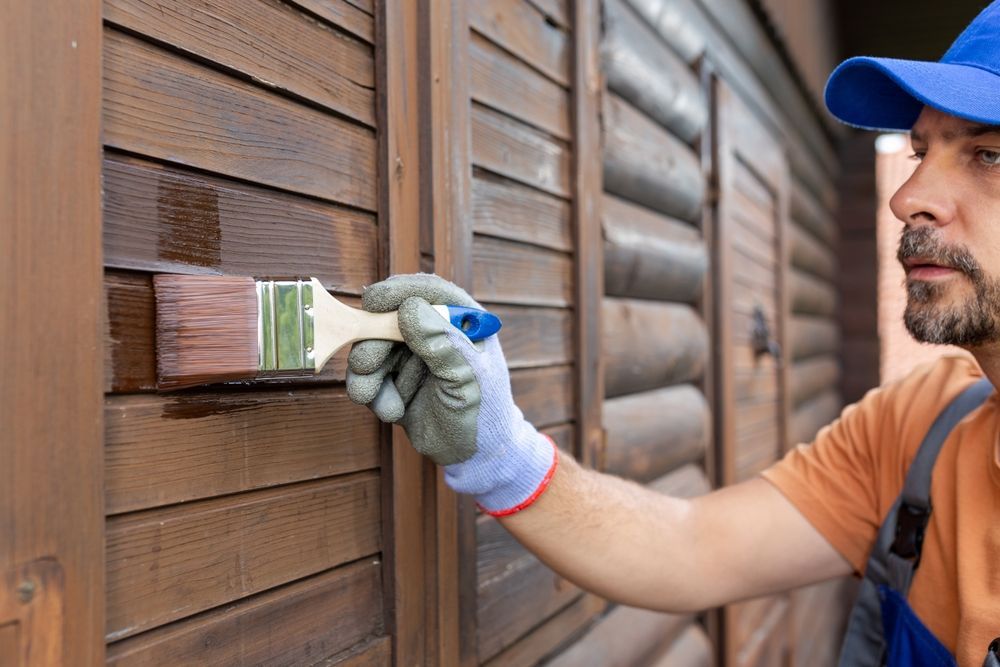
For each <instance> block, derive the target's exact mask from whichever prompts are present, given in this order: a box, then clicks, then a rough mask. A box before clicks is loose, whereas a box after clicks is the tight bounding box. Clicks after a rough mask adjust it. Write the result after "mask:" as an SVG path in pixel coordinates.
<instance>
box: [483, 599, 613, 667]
mask: <svg viewBox="0 0 1000 667" xmlns="http://www.w3.org/2000/svg"><path fill="white" fill-rule="evenodd" d="M607 605H608V603H607V602H605V601H604V600H602V599H601V598H599V597H597V596H596V595H590V594H588V593H584V594H583V595H581V596H580V597H578V598H577V599H576V600H575V601H573V602H572V603H571V604H570V605H569V606H568V607H566V608H565V609H563V610H562V611H560V612H558V613H557V614H555V615H554V616H553V617H551V618H549V619H547V620H546V621H545V622H544V623H542V624H541V625H540V626H538V627H537V628H535V629H534V630H532V631H531V632H529V633H528V634H527V635H525V636H524V637H522V638H521V639H520V640H518V642H517V643H515V644H513V645H512V646H509V647H508V648H506V649H504V650H503V651H502V652H501V653H499V654H498V655H497V656H496V657H494V658H493V659H491V660H490V661H489V662H487V663H486V664H485V667H533V666H534V665H537V664H540V663H542V662H543V661H544V659H545V658H547V657H548V656H550V655H552V654H554V653H556V652H558V650H559V648H560V647H561V646H563V645H565V644H568V643H569V642H571V641H573V640H574V639H575V637H576V636H577V635H578V634H580V633H581V632H582V631H583V629H584V628H586V627H587V626H588V625H589V624H590V623H591V622H592V621H593V620H594V619H595V618H597V617H598V616H600V614H601V613H602V612H603V611H604V610H605V609H606V608H607Z"/></svg>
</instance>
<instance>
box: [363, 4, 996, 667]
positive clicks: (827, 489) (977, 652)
mask: <svg viewBox="0 0 1000 667" xmlns="http://www.w3.org/2000/svg"><path fill="white" fill-rule="evenodd" d="M826 101H827V105H828V106H829V108H830V110H831V111H832V112H833V113H834V114H835V115H836V116H838V117H839V118H840V119H841V120H843V121H844V122H846V123H849V124H852V125H856V126H860V127H866V128H891V129H897V130H910V129H911V128H912V141H913V148H914V154H915V158H916V159H917V160H919V162H920V164H919V165H918V166H917V169H916V171H915V173H914V174H913V176H912V177H911V178H910V179H909V180H908V181H907V182H906V184H904V185H903V186H902V187H901V188H900V189H899V191H898V192H897V193H896V194H895V196H894V197H893V199H892V210H893V212H894V213H895V215H896V216H897V217H898V218H899V219H900V220H901V221H902V223H903V234H902V240H901V243H900V250H899V257H900V260H901V262H902V263H903V265H904V267H905V268H906V271H907V290H908V297H909V298H908V304H907V309H906V316H905V319H906V325H907V327H908V328H909V330H910V331H911V333H912V334H913V335H914V336H915V337H916V338H918V339H920V340H923V341H927V342H934V343H949V344H954V345H958V346H961V347H963V348H965V349H967V350H969V351H970V352H972V354H973V355H974V356H975V358H976V360H977V361H978V366H977V365H976V364H974V363H972V362H971V361H966V360H964V359H962V358H959V357H953V358H947V359H944V360H942V361H940V362H938V363H937V364H935V365H933V366H930V367H925V368H922V369H920V370H918V371H916V372H915V373H914V374H913V375H911V376H910V377H909V378H907V379H905V380H903V381H901V382H898V383H896V384H893V385H890V386H887V387H884V388H881V389H877V390H873V391H872V392H870V393H869V394H868V395H867V396H865V398H864V399H863V400H862V401H861V402H860V403H858V404H856V405H854V406H851V407H849V408H847V409H846V410H845V411H844V413H843V415H842V416H841V418H840V419H838V420H837V421H836V422H834V423H833V424H832V425H830V426H828V427H826V428H825V429H824V430H822V431H821V432H820V433H819V435H818V436H817V438H816V441H815V442H814V443H813V444H812V445H809V446H803V447H799V448H798V449H796V450H795V451H793V452H791V453H790V454H789V455H788V456H787V457H786V458H785V459H784V460H783V461H781V462H779V463H778V464H776V465H775V466H774V467H772V468H771V469H769V470H768V471H766V472H765V473H764V474H763V475H762V476H761V477H760V478H757V479H753V480H750V481H747V482H744V483H742V484H738V485H736V486H733V487H730V488H725V489H720V490H718V491H715V492H713V493H710V494H708V495H706V496H703V497H701V498H695V499H690V500H685V499H678V498H671V497H667V496H663V495H660V494H657V493H655V492H652V491H649V490H647V489H644V488H642V487H640V486H638V485H636V484H633V483H630V482H627V481H624V480H621V479H618V478H615V477H612V476H608V475H604V474H600V473H597V472H594V471H589V470H584V469H582V468H581V467H580V466H579V465H578V464H577V463H576V462H575V461H573V460H572V459H571V458H570V457H569V456H567V455H565V454H559V453H558V452H557V450H556V449H555V446H554V444H553V443H552V442H551V441H549V440H548V439H547V438H545V437H544V436H542V435H541V434H539V433H538V432H537V431H536V430H535V429H534V428H533V427H532V426H531V425H530V424H528V423H527V422H526V421H525V420H524V418H523V416H522V414H521V411H520V410H519V409H518V408H517V407H516V406H515V405H514V402H513V400H512V398H511V392H510V382H509V378H508V374H507V369H506V363H505V361H504V357H503V353H502V351H501V349H500V345H499V342H498V341H497V339H496V337H495V336H494V337H492V338H490V339H487V340H486V341H484V342H482V343H478V344H473V343H471V342H469V341H468V340H467V339H466V338H465V337H464V336H463V335H462V334H461V332H459V331H458V330H457V329H454V328H452V327H451V326H450V325H448V324H447V323H446V322H445V321H444V320H443V319H442V318H440V317H439V316H438V315H437V314H436V313H435V311H433V310H432V309H430V308H429V306H428V305H427V304H428V303H455V304H459V305H476V304H475V302H474V301H473V300H472V299H471V298H470V297H469V296H468V295H467V294H466V293H465V292H464V291H462V290H460V289H459V288H457V287H455V286H454V285H451V284H450V283H447V282H446V281H443V280H441V279H439V278H436V277H435V276H429V275H417V276H397V277H394V278H390V279H388V280H386V281H383V282H381V283H378V284H376V285H373V286H372V287H370V288H369V289H368V290H367V291H366V292H365V294H364V306H365V307H366V308H367V309H369V310H375V311H388V310H394V309H398V310H399V319H400V329H401V331H402V333H403V336H404V338H405V340H406V343H407V345H406V346H396V347H393V346H392V344H390V343H387V342H380V341H367V342H364V343H360V344H358V345H356V346H355V348H354V349H353V350H352V353H351V358H350V373H349V376H348V391H349V393H350V395H351V397H352V398H353V399H354V400H355V401H357V402H359V403H363V404H367V405H369V406H370V407H371V408H372V410H373V411H374V412H375V413H376V414H377V415H378V416H379V417H380V418H381V419H383V420H385V421H391V422H400V423H401V424H402V425H403V426H404V427H405V428H406V430H407V433H408V434H409V436H410V439H411V440H412V442H413V444H414V446H415V447H416V448H417V449H418V450H420V451H421V452H422V453H424V454H427V455H428V456H430V457H431V458H433V459H434V460H435V461H437V462H438V463H439V464H441V465H443V466H445V476H446V479H447V481H448V483H449V484H450V485H451V486H452V487H453V488H454V489H456V490H457V491H459V492H462V493H469V494H473V495H474V496H475V498H476V500H477V502H478V503H479V505H480V506H481V507H482V508H483V509H484V510H485V511H487V512H489V513H491V514H493V515H495V516H497V517H499V518H500V521H501V522H502V523H503V525H504V526H505V527H506V528H507V529H508V530H510V531H511V532H512V533H513V534H514V535H515V536H516V537H517V539H518V540H520V541H521V542H522V543H524V544H525V545H526V546H527V547H528V548H529V549H531V550H532V551H533V552H535V553H536V554H537V555H538V556H539V557H540V558H541V559H542V560H544V561H545V562H546V563H547V564H548V565H550V566H551V567H552V568H553V569H555V570H556V571H558V572H559V573H561V574H562V575H563V576H565V577H567V578H568V579H570V580H572V581H574V582H575V583H577V584H578V585H580V586H582V587H584V588H587V589H589V590H591V591H594V592H596V593H598V594H600V595H603V596H605V597H608V598H610V599H613V600H616V601H619V602H622V603H625V604H629V605H634V606H640V607H647V608H650V609H659V610H664V611H693V610H701V609H706V608H710V607H714V606H717V605H722V604H725V603H728V602H732V601H735V600H742V599H746V598H751V597H755V596H760V595H767V594H772V593H778V592H780V591H786V590H788V589H790V588H793V587H797V586H802V585H805V584H810V583H814V582H819V581H822V580H825V579H829V578H831V577H837V576H842V575H845V574H848V573H851V572H855V573H863V572H865V571H866V570H867V571H869V572H873V571H874V570H888V569H893V568H896V570H893V572H890V573H889V574H887V575H885V577H884V579H885V580H887V581H890V583H891V582H892V581H894V580H895V581H902V582H903V583H901V584H899V585H898V586H894V585H885V584H884V582H882V583H883V585H880V586H879V587H878V588H877V589H876V587H875V586H874V585H873V586H872V587H871V595H875V596H880V599H878V598H874V602H873V601H872V600H868V601H867V603H866V604H867V605H868V607H869V610H868V612H864V610H862V611H861V612H856V613H857V614H860V615H859V616H858V620H857V621H852V624H853V626H852V630H851V633H852V634H851V636H850V637H849V639H848V641H847V643H846V645H845V652H844V657H843V659H842V660H843V662H842V664H881V661H882V659H883V652H884V651H885V646H886V645H888V656H887V659H888V664H890V665H894V664H918V665H919V664H942V665H944V664H954V661H953V660H954V659H953V658H952V655H955V656H956V657H957V659H958V662H959V663H960V664H963V665H965V664H979V663H980V662H981V661H982V659H983V655H984V653H985V652H986V651H987V646H988V645H989V644H990V640H992V639H993V638H994V637H996V636H997V635H1000V448H998V447H1000V445H998V430H1000V403H998V399H997V397H996V396H995V395H993V396H990V397H989V398H987V399H986V400H985V403H983V404H982V406H981V407H976V408H974V409H971V412H970V413H969V414H968V416H967V417H965V418H964V419H961V421H960V422H959V423H957V424H956V425H954V427H953V428H950V430H949V429H945V431H944V432H943V433H942V434H941V440H942V442H943V447H942V449H941V451H940V454H939V455H936V456H937V459H936V463H934V460H933V457H932V458H931V463H930V464H927V465H926V466H925V467H926V469H927V476H928V478H929V477H930V470H931V467H930V466H933V486H932V488H931V490H930V491H929V492H928V493H930V505H931V506H932V507H933V512H932V513H930V519H929V523H927V525H926V530H924V529H923V527H922V525H921V521H922V519H921V516H923V518H926V513H925V514H923V515H921V513H920V512H919V511H917V512H915V514H914V510H913V509H912V507H911V506H910V505H907V504H906V503H903V509H902V510H897V509H896V507H897V506H898V504H897V498H898V497H900V494H901V490H902V489H903V485H904V480H907V482H906V483H907V485H909V484H910V481H909V479H908V477H907V475H908V472H909V471H910V470H911V466H912V465H915V464H914V460H915V457H916V456H917V452H918V450H921V451H923V450H922V448H921V442H922V440H923V439H924V437H925V434H927V433H928V431H929V430H930V429H931V426H932V422H934V421H935V418H936V416H937V415H938V414H939V413H941V411H942V409H944V408H945V407H946V406H947V405H949V403H951V402H952V401H953V399H955V398H956V397H957V396H959V395H960V394H963V395H964V392H965V390H966V389H967V388H968V387H969V386H970V385H972V384H973V383H976V381H977V380H978V379H979V378H981V377H982V376H983V375H984V373H985V376H986V377H988V378H989V379H990V380H992V382H993V384H997V383H998V382H1000V127H998V126H1000V2H995V3H994V4H992V5H991V6H990V7H988V8H987V9H986V10H985V11H984V12H983V13H982V14H980V16H979V17H978V18H977V19H976V20H975V21H974V22H973V23H972V24H971V25H970V26H969V27H968V28H967V29H966V31H965V32H963V33H962V35H961V36H960V37H959V38H958V40H956V42H955V44H954V45H953V46H952V48H951V49H950V50H949V51H948V53H947V54H946V55H945V56H944V57H943V58H942V60H941V62H938V63H920V62H907V61H893V60H886V59H874V58H855V59H851V60H849V61H847V62H845V63H843V64H842V65H841V66H840V67H839V68H838V69H837V70H836V71H835V72H834V74H833V75H832V76H831V79H830V82H829V84H828V86H827V91H826ZM980 369H981V370H980ZM977 386H978V385H977ZM986 391H989V387H986ZM982 395H983V396H985V395H986V393H985V392H984V393H983V394H982ZM980 400H981V399H980ZM959 416H960V415H959ZM956 419H957V418H956ZM914 476H919V475H918V474H917V473H914ZM908 488H909V487H908ZM907 508H909V509H907ZM901 512H904V513H905V512H910V513H911V514H912V515H913V516H915V517H916V519H914V520H913V521H911V518H912V517H911V515H909V514H908V515H906V516H905V517H903V518H902V519H900V518H898V517H899V516H900V513H901ZM887 515H891V517H892V518H893V520H894V521H896V522H897V523H894V524H892V525H889V528H887V529H886V530H888V531H890V532H886V533H884V534H885V535H888V538H885V539H888V540H889V541H892V538H893V534H892V529H895V528H896V526H897V525H902V524H899V523H898V522H900V521H907V522H910V523H912V524H913V525H916V526H917V527H916V528H912V530H911V529H910V528H906V529H905V530H903V529H898V530H897V532H896V534H895V542H894V543H893V544H892V549H891V550H892V551H893V553H896V554H897V557H893V558H896V560H895V561H894V562H896V563H898V562H903V569H902V570H899V568H897V566H896V565H886V566H883V564H882V563H881V562H877V563H875V565H874V566H872V565H871V564H870V563H866V561H867V559H868V556H869V553H873V554H874V553H875V552H878V551H879V550H880V549H881V547H877V546H875V545H876V540H877V538H878V534H879V530H880V528H879V527H880V526H881V525H882V524H883V521H884V520H886V518H887ZM887 525H888V524H887ZM908 525H909V524H908ZM911 527H912V526H911ZM903 533H905V535H904V537H906V536H909V538H908V539H909V542H911V543H915V551H914V550H912V549H911V550H910V552H909V553H902V556H903V558H898V556H899V553H898V552H900V549H902V550H903V551H905V550H906V549H907V548H909V547H907V546H906V545H904V546H903V547H899V546H898V543H899V542H900V539H901V538H900V534H903ZM904 541H905V540H904ZM921 541H922V543H923V548H922V550H921V549H920V547H921ZM910 546H911V547H912V546H913V544H911V545H910ZM873 547H874V548H873ZM887 548H888V547H887ZM874 558H875V556H874V555H873V559H874ZM904 561H905V562H904ZM873 562H874V561H873ZM917 565H919V568H918V569H916V570H915V574H913V572H914V569H913V568H914V567H916V566H917ZM873 567H874V569H873ZM897 570H898V571H897ZM900 572H903V574H899V573H900ZM894 573H895V574H894ZM890 575H892V576H896V575H898V576H896V579H892V576H890ZM911 576H912V586H911V585H910V577H911ZM880 581H881V580H880ZM875 583H879V581H876V582H875ZM899 589H902V590H899ZM906 589H909V590H908V591H907V590H906ZM907 593H908V599H909V605H907V603H906V600H905V598H906V597H907V595H906V594H907ZM872 605H874V609H875V611H874V612H872V611H871V608H872ZM860 606H864V605H860ZM911 607H912V609H911ZM879 608H881V612H882V615H883V616H885V628H884V630H882V629H880V628H878V627H876V626H878V625H879V619H878V616H879ZM865 613H867V614H868V615H867V616H866V615H865ZM872 614H874V616H873V615H872ZM899 619H903V620H899ZM873 633H874V634H873ZM855 634H856V635H857V636H856V637H855V636H854V635H855ZM863 635H864V636H863ZM873 636H874V639H872V637H873ZM866 642H868V643H866ZM872 642H874V643H872ZM907 642H910V648H909V649H907V647H906V644H907ZM908 650H909V651H911V653H907V652H906V651H908ZM990 655H993V653H992V651H991V652H990ZM988 660H996V656H995V655H993V657H992V658H988ZM988 664H996V663H989V662H988Z"/></svg>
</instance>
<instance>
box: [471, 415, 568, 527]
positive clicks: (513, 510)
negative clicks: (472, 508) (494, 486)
mask: <svg viewBox="0 0 1000 667" xmlns="http://www.w3.org/2000/svg"><path fill="white" fill-rule="evenodd" d="M542 435H544V436H545V439H546V440H548V441H549V442H550V443H551V444H552V465H551V466H550V467H549V471H548V472H547V473H545V477H543V478H542V481H541V482H540V483H539V484H538V488H537V489H535V491H534V493H532V494H531V495H530V496H528V497H527V498H526V499H525V500H524V502H522V503H520V504H518V505H515V506H514V507H510V508H508V509H505V510H488V509H486V508H485V507H483V506H482V505H480V506H479V509H481V510H483V511H484V512H486V513H487V514H489V515H490V516H492V517H497V518H499V517H504V516H510V515H511V514H517V513H518V512H520V511H521V510H523V509H527V508H528V507H530V506H531V505H532V504H533V503H534V502H535V501H536V500H538V498H539V497H540V496H541V495H542V494H543V493H545V489H547V488H549V482H551V481H552V476H553V475H555V474H556V468H557V467H558V466H559V448H558V447H556V441H555V440H553V439H552V438H550V437H549V436H547V435H545V434H544V433H543V434H542Z"/></svg>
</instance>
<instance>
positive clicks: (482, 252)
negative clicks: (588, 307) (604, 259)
mask: <svg viewBox="0 0 1000 667" xmlns="http://www.w3.org/2000/svg"><path fill="white" fill-rule="evenodd" d="M472 257H473V261H474V263H475V266H476V271H475V274H474V275H473V282H472V295H473V297H475V299H476V300H477V301H481V302H490V303H506V304H519V305H526V306H549V307H557V308H565V307H568V306H570V305H571V304H572V303H573V285H574V280H573V262H572V259H571V258H570V257H569V256H568V255H566V254H565V253H562V252H555V251H551V250H545V249H542V248H537V247H534V246H528V245H524V244H520V243H513V242H510V241H503V240H500V239H493V238H489V237H485V236H476V237H475V238H474V239H473V243H472Z"/></svg>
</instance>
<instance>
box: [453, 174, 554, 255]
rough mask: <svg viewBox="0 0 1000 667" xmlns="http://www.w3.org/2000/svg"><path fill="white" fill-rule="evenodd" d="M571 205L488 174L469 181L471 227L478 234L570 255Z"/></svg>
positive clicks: (475, 176)
mask: <svg viewBox="0 0 1000 667" xmlns="http://www.w3.org/2000/svg"><path fill="white" fill-rule="evenodd" d="M571 213H572V211H571V205H570V203H569V202H568V201H566V200H565V199H562V198H561V197H554V196H552V195H550V194H548V193H545V192H541V191H539V190H536V189H535V188H530V187H527V186H525V185H521V184H520V183H517V182H515V181H511V180H509V179H506V178H502V177H499V176H496V175H494V174H491V173H489V172H487V171H482V170H478V169H477V170H476V173H475V175H474V178H473V179H472V225H473V230H474V231H475V232H476V233H477V234H484V235H487V236H496V237H498V238H504V239H508V240H511V241H521V242H523V243H531V244H534V245H539V246H543V247H546V248H551V249H553V250H562V251H564V252H569V251H571V250H572V249H573V239H572V236H571V232H572V230H571V227H570V225H571V219H570V215H571Z"/></svg>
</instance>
